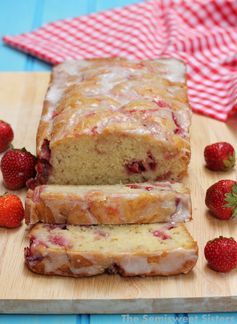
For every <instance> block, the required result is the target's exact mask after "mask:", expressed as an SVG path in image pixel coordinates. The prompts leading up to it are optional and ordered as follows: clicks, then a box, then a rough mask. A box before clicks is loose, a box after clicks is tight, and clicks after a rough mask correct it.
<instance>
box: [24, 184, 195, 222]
mask: <svg viewBox="0 0 237 324" xmlns="http://www.w3.org/2000/svg"><path fill="white" fill-rule="evenodd" d="M190 218H191V201H190V195H189V190H188V189H187V188H186V187H185V186H184V185H183V184H181V183H171V182H155V183H142V184H127V185H122V184H120V185H104V186H60V185H59V186H57V185H44V186H38V187H36V188H35V189H34V191H32V190H29V191H28V193H27V197H26V204H25V220H26V224H35V223H37V222H39V221H40V222H43V223H49V224H55V223H56V224H72V225H89V224H131V223H157V222H171V221H173V222H183V221H187V220H190Z"/></svg>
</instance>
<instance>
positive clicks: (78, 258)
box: [26, 243, 198, 277]
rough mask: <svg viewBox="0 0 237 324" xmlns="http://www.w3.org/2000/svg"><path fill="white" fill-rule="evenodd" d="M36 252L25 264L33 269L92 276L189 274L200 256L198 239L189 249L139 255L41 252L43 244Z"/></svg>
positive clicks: (61, 274)
mask: <svg viewBox="0 0 237 324" xmlns="http://www.w3.org/2000/svg"><path fill="white" fill-rule="evenodd" d="M26 253H27V252H26ZM35 253H36V254H37V257H38V258H39V259H38V260H34V261H30V260H29V258H27V257H26V265H27V267H28V268H29V269H30V270H31V271H33V272H35V273H38V274H44V275H60V276H69V277H89V276H94V275H99V274H103V273H108V274H119V275H121V276H123V277H130V276H158V275H160V276H170V275H177V274H182V273H183V274H186V273H188V272H189V271H191V270H192V268H193V267H194V266H195V264H196V262H197V258H198V248H197V245H196V244H195V243H194V244H193V247H192V248H190V249H188V250H186V249H177V250H176V251H167V252H163V253H162V254H160V253H157V254H148V253H145V252H144V253H143V254H138V255H132V254H131V255H118V256H112V255H106V256H103V255H100V254H93V255H92V254H84V255H83V254H81V253H77V252H72V251H67V250H64V251H63V252H59V251H56V250H50V251H47V252H46V251H45V250H44V251H43V252H41V251H40V248H38V249H37V250H36V251H35ZM54 264H56V265H57V266H54ZM170 264H172V266H170ZM169 267H170V269H168V268H169ZM166 268H167V269H166ZM144 269H145V270H144Z"/></svg>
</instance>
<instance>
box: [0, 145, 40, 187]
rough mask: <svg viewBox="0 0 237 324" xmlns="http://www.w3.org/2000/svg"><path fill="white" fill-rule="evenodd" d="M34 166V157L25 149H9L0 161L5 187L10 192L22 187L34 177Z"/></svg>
mask: <svg viewBox="0 0 237 324" xmlns="http://www.w3.org/2000/svg"><path fill="white" fill-rule="evenodd" d="M35 164H36V157H35V156H34V155H32V154H31V153H30V152H28V151H27V150H26V149H21V150H20V149H9V150H8V151H7V152H6V153H5V154H4V155H3V157H2V160H1V171H2V175H3V180H4V185H5V187H6V188H8V189H11V190H16V189H20V188H22V187H24V186H25V184H26V181H27V180H28V179H30V178H32V177H34V176H35Z"/></svg>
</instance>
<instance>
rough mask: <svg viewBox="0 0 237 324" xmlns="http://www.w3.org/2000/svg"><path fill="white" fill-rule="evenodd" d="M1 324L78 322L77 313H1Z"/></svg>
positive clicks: (67, 323) (70, 323)
mask: <svg viewBox="0 0 237 324" xmlns="http://www.w3.org/2000/svg"><path fill="white" fill-rule="evenodd" d="M0 324H77V316H76V315H0Z"/></svg>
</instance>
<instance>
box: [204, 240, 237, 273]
mask: <svg viewBox="0 0 237 324" xmlns="http://www.w3.org/2000/svg"><path fill="white" fill-rule="evenodd" d="M204 254H205V258H206V259H207V262H208V265H209V267H210V268H211V269H213V270H215V271H218V272H229V271H231V270H233V269H234V268H236V267H237V242H236V241H235V240H234V239H233V238H226V237H222V236H220V237H219V238H216V239H214V240H212V241H209V242H207V244H206V246H205V249H204Z"/></svg>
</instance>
